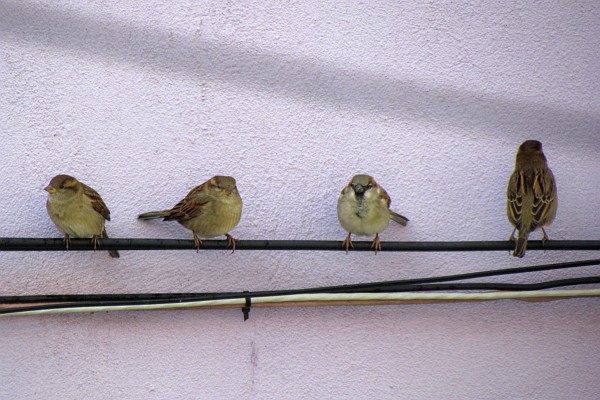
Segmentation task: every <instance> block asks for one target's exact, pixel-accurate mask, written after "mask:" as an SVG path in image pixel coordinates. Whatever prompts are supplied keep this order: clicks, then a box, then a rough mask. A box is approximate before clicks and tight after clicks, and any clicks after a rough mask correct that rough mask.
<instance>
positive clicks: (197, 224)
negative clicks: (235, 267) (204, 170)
mask: <svg viewBox="0 0 600 400" xmlns="http://www.w3.org/2000/svg"><path fill="white" fill-rule="evenodd" d="M241 216H242V198H241V197H240V194H239V193H238V190H237V187H236V185H235V179H234V178H232V177H230V176H213V177H212V178H210V179H209V180H207V181H206V182H204V183H203V184H201V185H200V186H196V187H195V188H193V189H192V190H191V191H190V192H189V193H188V195H187V196H185V198H184V199H183V200H181V201H180V202H179V203H177V204H176V205H175V206H174V207H173V208H171V209H170V210H164V211H153V212H148V213H144V214H140V215H139V216H138V218H141V219H143V220H149V219H156V218H163V221H177V222H179V223H180V224H181V225H183V226H184V227H186V228H187V229H189V230H191V231H192V232H193V234H194V243H195V244H196V250H197V251H198V250H199V249H200V245H201V244H202V241H201V240H200V237H204V238H213V237H216V236H220V235H225V236H226V237H227V241H228V243H229V246H231V247H232V249H233V251H235V239H234V238H233V237H232V236H231V235H230V234H229V231H230V230H232V229H233V228H235V226H236V225H237V224H238V222H240V218H241Z"/></svg>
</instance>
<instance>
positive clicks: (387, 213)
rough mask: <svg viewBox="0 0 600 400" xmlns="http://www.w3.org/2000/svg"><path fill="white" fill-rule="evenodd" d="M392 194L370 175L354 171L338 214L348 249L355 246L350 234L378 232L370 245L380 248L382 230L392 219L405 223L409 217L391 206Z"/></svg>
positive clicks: (340, 202)
mask: <svg viewBox="0 0 600 400" xmlns="http://www.w3.org/2000/svg"><path fill="white" fill-rule="evenodd" d="M390 203H391V200H390V196H388V194H387V192H386V191H385V190H384V189H383V188H382V187H381V186H379V184H378V183H377V182H375V179H373V177H372V176H369V175H355V176H354V177H352V180H351V181H350V183H349V184H348V185H347V186H346V187H345V188H344V189H343V190H342V193H341V194H340V197H339V198H338V203H337V215H338V220H339V221H340V225H341V226H342V228H344V230H346V232H348V235H347V236H346V239H345V240H344V243H343V247H344V248H345V249H346V252H348V249H349V248H350V247H353V246H352V240H351V238H350V235H351V234H353V233H354V234H356V235H361V236H371V235H373V234H374V235H375V238H374V239H373V244H372V245H371V248H372V249H373V250H375V254H377V251H379V250H381V242H380V241H379V233H380V232H383V231H384V230H385V228H387V226H388V224H389V221H390V219H392V220H394V221H396V222H397V223H399V224H400V225H406V223H407V222H408V218H406V217H403V216H402V215H400V214H398V213H396V212H394V211H392V210H390Z"/></svg>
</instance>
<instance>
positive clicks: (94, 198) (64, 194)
mask: <svg viewBox="0 0 600 400" xmlns="http://www.w3.org/2000/svg"><path fill="white" fill-rule="evenodd" d="M44 190H45V191H47V192H48V200H47V201H46V210H48V215H49V216H50V219H52V222H54V224H55V225H56V227H57V228H58V230H59V231H60V232H62V233H63V234H64V235H65V243H66V245H67V249H68V248H69V244H70V243H71V239H70V238H71V237H74V238H92V243H93V244H94V249H96V246H97V245H98V244H99V243H100V238H108V235H107V234H106V229H105V228H104V220H107V221H110V211H109V210H108V207H106V204H104V201H102V198H101V197H100V195H99V194H98V192H96V191H95V190H94V189H92V188H91V187H89V186H87V185H86V184H84V183H81V182H79V181H78V180H77V179H75V178H73V177H72V176H69V175H56V176H55V177H54V178H52V180H51V181H50V184H49V185H48V186H46V187H45V188H44ZM108 253H109V254H110V256H111V257H115V258H117V257H119V252H118V251H117V250H109V251H108Z"/></svg>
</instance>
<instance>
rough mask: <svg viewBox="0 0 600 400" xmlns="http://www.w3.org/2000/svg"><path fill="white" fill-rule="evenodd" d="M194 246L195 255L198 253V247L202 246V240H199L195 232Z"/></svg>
mask: <svg viewBox="0 0 600 400" xmlns="http://www.w3.org/2000/svg"><path fill="white" fill-rule="evenodd" d="M194 244H195V245H196V253H198V252H199V251H200V245H201V244H202V240H200V238H199V237H198V235H196V232H194Z"/></svg>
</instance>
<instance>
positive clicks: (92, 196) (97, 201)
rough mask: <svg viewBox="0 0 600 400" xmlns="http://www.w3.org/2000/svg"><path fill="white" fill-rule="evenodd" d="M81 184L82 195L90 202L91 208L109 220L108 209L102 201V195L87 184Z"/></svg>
mask: <svg viewBox="0 0 600 400" xmlns="http://www.w3.org/2000/svg"><path fill="white" fill-rule="evenodd" d="M82 185H83V195H84V196H85V197H86V198H87V200H88V201H89V202H90V204H91V206H92V208H93V209H94V210H96V212H98V214H100V215H102V216H103V217H104V219H105V220H107V221H110V211H109V210H108V207H107V206H106V204H104V201H102V197H100V195H99V194H98V192H96V191H95V190H94V189H92V188H91V187H89V186H88V185H86V184H84V183H82Z"/></svg>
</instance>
